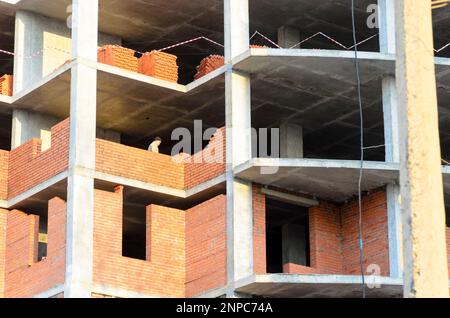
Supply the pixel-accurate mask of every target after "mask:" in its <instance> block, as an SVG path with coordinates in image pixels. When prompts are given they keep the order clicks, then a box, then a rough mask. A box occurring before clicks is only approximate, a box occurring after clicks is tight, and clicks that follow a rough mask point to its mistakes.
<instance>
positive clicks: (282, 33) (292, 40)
mask: <svg viewBox="0 0 450 318" xmlns="http://www.w3.org/2000/svg"><path fill="white" fill-rule="evenodd" d="M299 42H300V30H299V29H297V28H294V27H290V26H282V27H281V28H279V29H278V45H279V46H281V47H282V48H285V49H289V48H291V47H293V46H294V45H296V44H298V43H299Z"/></svg>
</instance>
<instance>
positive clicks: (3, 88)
mask: <svg viewBox="0 0 450 318" xmlns="http://www.w3.org/2000/svg"><path fill="white" fill-rule="evenodd" d="M12 94H13V76H12V75H3V76H2V77H0V95H6V96H12Z"/></svg>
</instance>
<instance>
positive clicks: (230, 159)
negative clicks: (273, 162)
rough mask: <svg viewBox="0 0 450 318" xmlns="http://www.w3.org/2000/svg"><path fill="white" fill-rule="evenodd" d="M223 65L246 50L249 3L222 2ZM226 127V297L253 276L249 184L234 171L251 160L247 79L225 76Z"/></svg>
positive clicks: (236, 74)
mask: <svg viewBox="0 0 450 318" xmlns="http://www.w3.org/2000/svg"><path fill="white" fill-rule="evenodd" d="M224 12H225V48H226V49H225V61H226V62H227V63H230V62H231V61H232V59H233V58H235V57H237V56H238V55H240V54H242V53H244V52H245V51H247V50H248V49H249V5H248V0H225V1H224ZM225 84H226V92H225V95H226V127H227V172H226V175H227V297H237V295H236V293H235V290H234V284H235V282H236V281H237V280H240V279H243V278H246V277H248V276H250V275H252V274H253V212H252V211H253V210H252V184H251V183H249V182H244V181H241V180H237V179H235V178H234V175H233V169H234V167H236V166H237V165H239V164H242V163H244V162H246V161H248V160H250V159H251V157H252V133H251V92H250V75H249V74H245V73H240V72H237V71H235V70H233V69H231V70H229V71H227V73H226V74H225Z"/></svg>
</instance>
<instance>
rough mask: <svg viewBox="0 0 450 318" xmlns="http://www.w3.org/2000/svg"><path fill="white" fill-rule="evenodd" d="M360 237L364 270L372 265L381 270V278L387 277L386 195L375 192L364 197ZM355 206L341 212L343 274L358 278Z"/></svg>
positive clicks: (348, 206)
mask: <svg viewBox="0 0 450 318" xmlns="http://www.w3.org/2000/svg"><path fill="white" fill-rule="evenodd" d="M362 206H363V218H362V233H363V241H364V269H365V270H366V269H367V267H368V266H369V265H371V264H374V265H377V266H379V268H380V271H381V272H380V275H382V276H389V237H388V222H387V203H386V192H385V191H384V190H382V191H381V190H380V191H375V192H372V193H370V194H369V195H366V196H364V197H363V200H362ZM358 220H359V217H358V202H357V201H355V200H354V201H352V202H350V203H348V204H345V205H344V206H342V208H341V226H342V259H343V264H342V265H343V272H344V273H346V274H360V263H359V262H360V261H359V260H360V257H359V235H358V234H359V231H358Z"/></svg>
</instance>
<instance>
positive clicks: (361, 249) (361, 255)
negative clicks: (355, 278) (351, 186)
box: [351, 0, 366, 298]
mask: <svg viewBox="0 0 450 318" xmlns="http://www.w3.org/2000/svg"><path fill="white" fill-rule="evenodd" d="M351 6H352V8H351V11H352V30H353V43H354V51H355V70H356V82H357V86H358V105H359V114H360V116H359V117H360V130H361V140H360V141H361V165H360V169H359V179H358V217H359V220H358V234H359V265H360V270H361V279H362V282H361V289H362V297H363V298H366V284H365V278H364V241H363V233H362V193H361V188H362V179H363V171H364V114H363V107H362V98H361V75H360V71H359V58H358V42H357V40H356V21H355V0H352V4H351Z"/></svg>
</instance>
